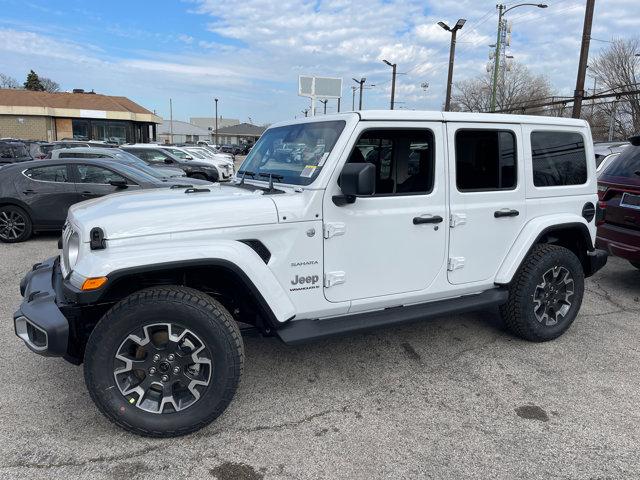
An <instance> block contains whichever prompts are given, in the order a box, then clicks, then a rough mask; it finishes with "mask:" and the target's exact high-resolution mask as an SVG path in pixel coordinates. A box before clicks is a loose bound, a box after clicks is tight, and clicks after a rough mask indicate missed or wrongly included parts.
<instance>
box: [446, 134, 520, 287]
mask: <svg viewBox="0 0 640 480" xmlns="http://www.w3.org/2000/svg"><path fill="white" fill-rule="evenodd" d="M447 137H448V145H449V172H450V175H449V186H450V189H449V191H450V198H449V201H450V209H451V218H450V230H451V233H450V236H449V262H448V278H449V282H451V283H453V284H463V283H471V282H482V281H489V280H490V279H492V278H493V277H494V276H495V274H496V272H497V271H498V268H499V267H500V265H501V263H502V261H503V260H504V258H505V257H506V255H507V253H508V251H509V248H510V247H511V246H512V245H513V242H514V241H515V239H516V237H517V236H518V234H519V232H520V230H521V229H522V227H523V226H524V223H525V220H526V216H527V215H526V203H525V182H524V160H523V157H524V155H523V150H522V141H521V140H522V131H521V127H520V125H513V124H499V123H482V124H478V123H453V122H452V123H448V124H447Z"/></svg>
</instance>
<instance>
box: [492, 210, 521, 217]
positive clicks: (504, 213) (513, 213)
mask: <svg viewBox="0 0 640 480" xmlns="http://www.w3.org/2000/svg"><path fill="white" fill-rule="evenodd" d="M518 215H520V212H519V211H518V210H513V209H508V208H504V209H502V210H496V211H495V212H493V216H494V217H495V218H502V217H517V216H518Z"/></svg>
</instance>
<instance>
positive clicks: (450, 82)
mask: <svg viewBox="0 0 640 480" xmlns="http://www.w3.org/2000/svg"><path fill="white" fill-rule="evenodd" d="M466 22H467V20H466V19H464V18H461V19H459V20H458V21H457V22H456V24H455V25H454V27H453V28H450V27H449V25H447V24H446V23H444V22H438V25H440V26H441V27H442V28H444V29H445V30H446V31H447V32H451V47H450V48H449V74H448V76H447V96H446V98H445V101H444V111H445V112H448V111H449V110H450V109H451V86H452V85H453V61H454V58H455V55H456V36H457V34H458V30H460V29H461V28H462V27H463V26H464V24H465V23H466Z"/></svg>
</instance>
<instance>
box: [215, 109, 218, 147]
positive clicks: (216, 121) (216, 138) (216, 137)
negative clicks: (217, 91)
mask: <svg viewBox="0 0 640 480" xmlns="http://www.w3.org/2000/svg"><path fill="white" fill-rule="evenodd" d="M214 100H215V101H216V119H215V129H216V130H215V132H216V134H215V143H216V148H217V147H218V99H217V98H214Z"/></svg>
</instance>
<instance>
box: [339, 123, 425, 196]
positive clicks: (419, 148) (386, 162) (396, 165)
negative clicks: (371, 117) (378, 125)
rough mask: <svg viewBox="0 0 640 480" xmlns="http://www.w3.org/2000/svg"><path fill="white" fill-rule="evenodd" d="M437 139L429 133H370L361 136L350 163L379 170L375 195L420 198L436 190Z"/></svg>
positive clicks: (408, 131) (386, 131)
mask: <svg viewBox="0 0 640 480" xmlns="http://www.w3.org/2000/svg"><path fill="white" fill-rule="evenodd" d="M434 158H435V157H434V136H433V132H431V131H430V130H418V129H415V130H367V131H365V132H363V133H362V135H360V138H359V139H358V142H357V143H356V146H355V148H354V149H353V151H352V152H351V155H350V157H349V163H364V162H367V163H371V164H373V165H374V166H375V167H376V192H375V195H374V196H382V195H419V194H423V195H424V194H427V193H430V192H431V191H432V190H433V178H434Z"/></svg>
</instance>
